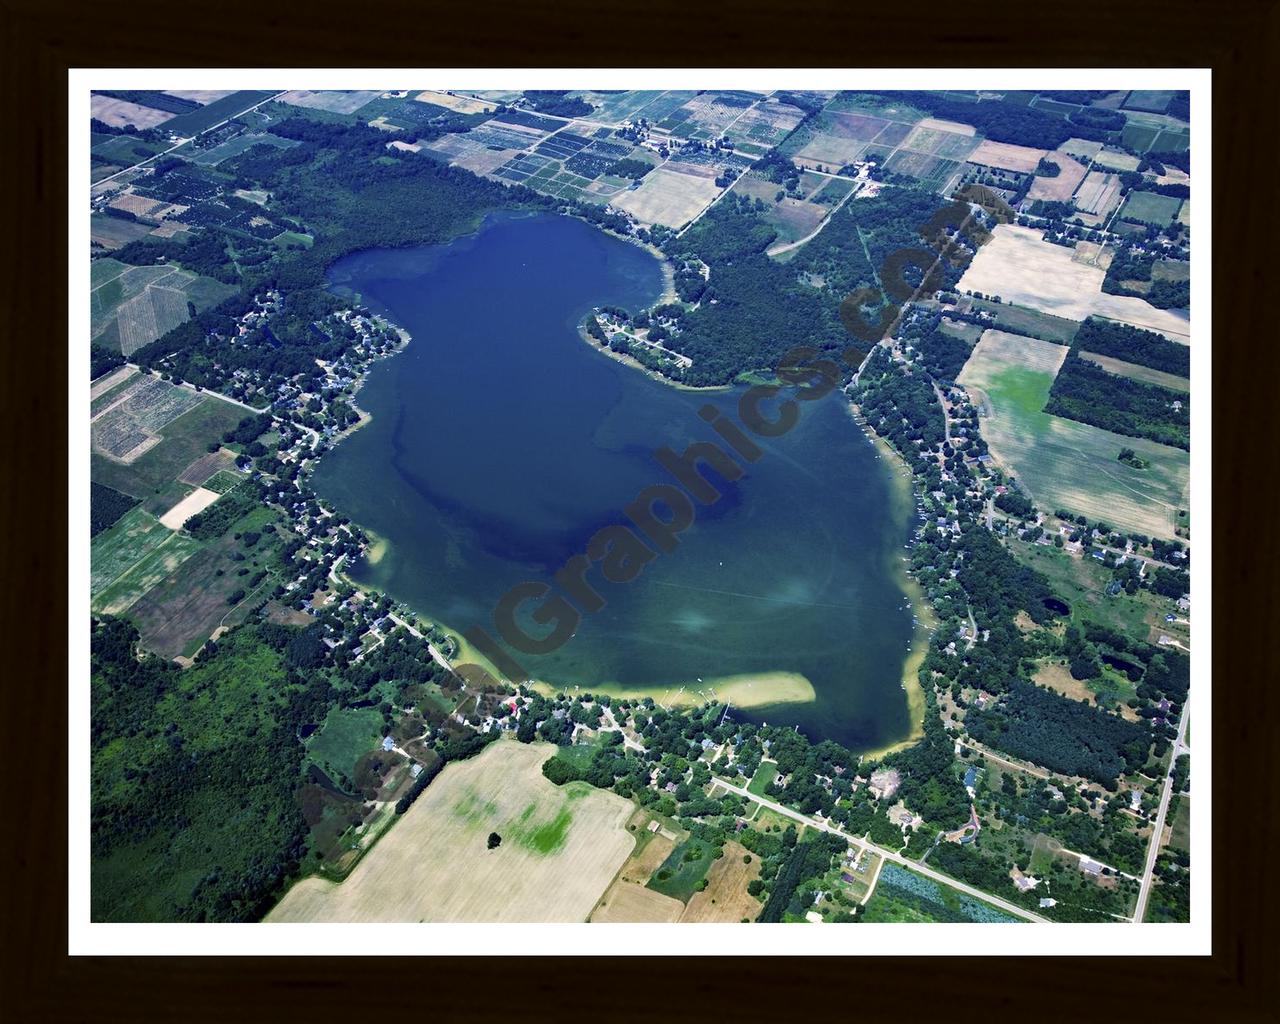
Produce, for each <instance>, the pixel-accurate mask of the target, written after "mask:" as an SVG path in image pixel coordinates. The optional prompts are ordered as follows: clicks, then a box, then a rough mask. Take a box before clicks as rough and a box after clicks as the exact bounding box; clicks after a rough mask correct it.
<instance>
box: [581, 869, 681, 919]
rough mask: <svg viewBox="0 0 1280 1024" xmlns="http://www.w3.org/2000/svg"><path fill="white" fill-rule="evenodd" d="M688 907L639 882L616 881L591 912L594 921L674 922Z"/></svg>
mask: <svg viewBox="0 0 1280 1024" xmlns="http://www.w3.org/2000/svg"><path fill="white" fill-rule="evenodd" d="M684 911H685V906H684V904H683V903H681V902H680V901H679V900H678V899H675V898H673V897H671V896H664V895H663V894H662V893H660V892H655V891H654V890H653V889H649V888H646V887H645V886H644V885H642V884H640V883H637V882H624V881H622V880H621V879H619V880H618V881H616V882H614V883H613V885H611V886H610V887H609V891H608V892H607V893H605V895H604V898H603V899H602V900H601V901H600V905H599V906H598V907H596V909H595V910H594V911H592V913H591V923H592V924H654V923H657V924H673V923H674V922H676V921H679V920H680V915H681V914H683V913H684Z"/></svg>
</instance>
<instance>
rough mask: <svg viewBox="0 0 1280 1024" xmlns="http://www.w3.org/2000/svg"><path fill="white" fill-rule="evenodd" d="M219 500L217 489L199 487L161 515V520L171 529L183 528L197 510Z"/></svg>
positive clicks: (199, 510)
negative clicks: (210, 489)
mask: <svg viewBox="0 0 1280 1024" xmlns="http://www.w3.org/2000/svg"><path fill="white" fill-rule="evenodd" d="M217 500H218V492H217V491H209V490H206V489H205V488H203V487H197V488H196V489H195V490H194V491H192V492H191V493H190V494H188V495H187V496H186V497H185V498H183V499H182V500H181V501H180V502H178V504H176V505H174V506H173V508H171V509H169V511H168V512H166V513H165V514H164V515H162V516H161V517H160V522H161V523H162V524H163V525H164V526H167V527H169V529H171V530H181V529H182V524H183V523H185V522H186V521H187V520H188V519H190V518H191V517H192V516H193V515H195V514H196V513H197V512H203V511H204V510H205V509H207V508H208V507H209V506H210V505H212V504H213V503H214V502H215V501H217Z"/></svg>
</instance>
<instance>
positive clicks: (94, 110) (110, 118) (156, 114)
mask: <svg viewBox="0 0 1280 1024" xmlns="http://www.w3.org/2000/svg"><path fill="white" fill-rule="evenodd" d="M89 113H90V116H92V117H95V118H97V119H98V120H99V121H101V122H102V123H103V124H109V125H111V127H112V128H123V127H124V126H125V125H127V124H131V125H133V126H134V127H136V128H154V127H155V126H156V125H158V124H163V123H164V122H165V121H168V120H169V119H170V118H172V117H173V116H174V115H173V114H171V113H169V111H167V110H156V109H155V108H154V107H143V106H139V105H138V104H137V103H130V102H129V101H128V100H117V99H114V98H112V97H110V96H100V95H98V94H97V93H94V95H93V97H92V98H91V99H90V100H89Z"/></svg>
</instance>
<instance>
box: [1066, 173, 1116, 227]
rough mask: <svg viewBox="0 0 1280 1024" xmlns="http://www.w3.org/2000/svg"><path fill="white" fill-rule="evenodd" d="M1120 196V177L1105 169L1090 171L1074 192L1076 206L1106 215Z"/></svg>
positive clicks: (1102, 215)
mask: <svg viewBox="0 0 1280 1024" xmlns="http://www.w3.org/2000/svg"><path fill="white" fill-rule="evenodd" d="M1119 198H1120V179H1119V178H1118V177H1116V176H1115V175H1114V174H1107V173H1106V172H1105V171H1090V172H1089V173H1088V175H1087V176H1086V177H1085V179H1084V182H1083V183H1082V184H1081V185H1080V189H1079V191H1078V192H1077V194H1076V206H1077V207H1079V208H1080V209H1081V210H1083V211H1084V212H1085V213H1093V214H1097V215H1098V216H1100V217H1106V216H1108V215H1109V214H1110V213H1111V211H1112V210H1114V209H1115V205H1116V202H1117V201H1118V200H1119Z"/></svg>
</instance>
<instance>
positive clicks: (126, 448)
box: [89, 374, 204, 497]
mask: <svg viewBox="0 0 1280 1024" xmlns="http://www.w3.org/2000/svg"><path fill="white" fill-rule="evenodd" d="M202 401H204V399H202V398H201V396H200V395H199V394H197V393H196V392H194V391H192V390H191V389H189V388H182V387H178V386H177V385H176V384H170V383H169V382H168V381H163V380H161V379H160V378H159V377H152V376H149V375H144V374H138V375H137V376H135V377H133V378H131V379H130V381H129V383H128V384H127V385H125V386H124V387H123V388H122V389H120V390H119V391H111V392H108V393H107V394H104V395H102V396H100V397H99V399H98V400H97V403H96V404H98V405H100V406H101V408H100V409H99V411H97V412H95V413H93V419H92V420H91V421H90V428H89V429H90V437H91V440H92V444H93V450H94V451H95V452H99V453H101V454H103V455H107V456H110V457H111V458H112V459H116V460H118V461H120V462H124V463H130V462H133V461H134V460H135V459H137V458H138V457H139V456H140V455H141V454H142V453H143V452H145V451H147V450H148V449H150V448H152V447H154V446H155V445H156V444H157V443H158V442H159V440H160V437H161V433H162V431H163V430H164V428H165V427H166V426H167V425H168V424H169V423H171V422H172V421H173V420H175V419H177V418H179V417H180V416H182V415H183V414H184V413H186V412H188V411H190V410H192V409H194V408H195V407H196V406H198V405H200V403H201V402H202ZM139 497H140V495H139Z"/></svg>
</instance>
